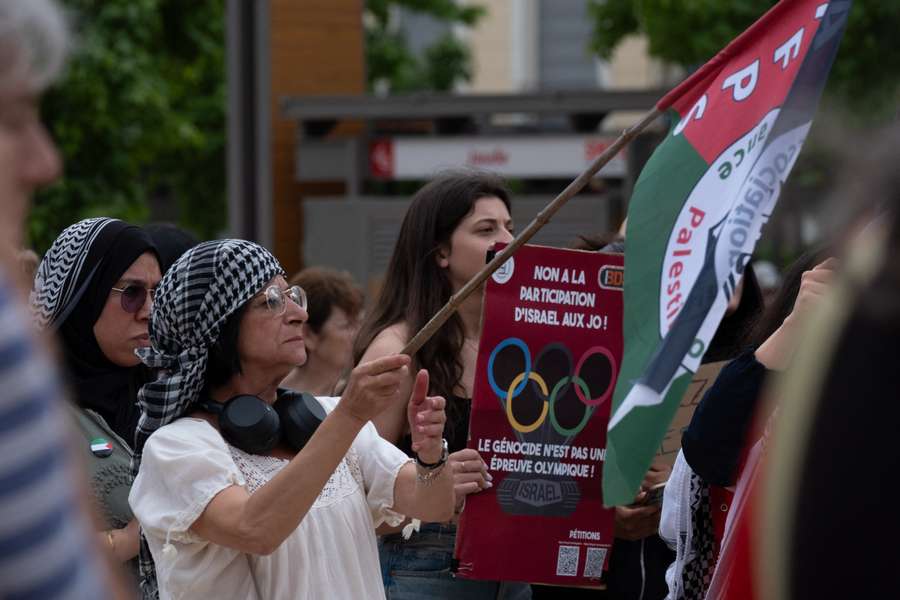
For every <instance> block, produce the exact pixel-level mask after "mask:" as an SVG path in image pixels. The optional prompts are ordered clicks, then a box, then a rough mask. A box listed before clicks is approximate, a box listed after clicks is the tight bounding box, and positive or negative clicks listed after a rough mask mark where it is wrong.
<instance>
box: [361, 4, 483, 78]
mask: <svg viewBox="0 0 900 600" xmlns="http://www.w3.org/2000/svg"><path fill="white" fill-rule="evenodd" d="M401 9H403V10H406V11H411V12H415V13H421V14H425V15H429V16H431V17H433V18H435V19H437V20H439V21H443V22H446V23H450V24H461V25H466V26H472V25H475V24H476V23H477V22H478V20H479V19H480V18H481V17H482V15H484V12H485V11H484V8H483V7H481V6H473V5H463V4H460V3H457V2H455V1H454V0H367V1H366V15H365V25H366V69H367V84H368V87H369V89H370V90H373V89H381V88H382V87H383V88H386V89H387V91H389V92H392V93H398V92H400V93H402V92H413V91H420V90H434V91H449V90H452V89H453V86H454V85H455V84H456V83H457V82H459V81H468V80H469V79H471V77H472V69H471V56H470V54H469V49H468V48H467V47H466V46H465V45H464V44H463V43H462V42H460V41H459V40H458V39H457V38H456V37H455V36H454V35H452V34H447V35H445V36H443V37H441V38H440V39H438V40H436V41H435V43H434V44H432V45H431V46H429V47H428V48H427V49H426V50H425V52H424V55H423V56H422V57H417V56H416V55H415V54H414V53H413V52H411V51H410V49H409V47H408V46H407V44H406V39H405V37H404V35H403V32H402V31H398V29H397V24H396V23H395V19H396V14H397V11H398V10H401Z"/></svg>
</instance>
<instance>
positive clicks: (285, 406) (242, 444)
mask: <svg viewBox="0 0 900 600" xmlns="http://www.w3.org/2000/svg"><path fill="white" fill-rule="evenodd" d="M200 407H201V408H202V409H204V410H206V411H209V412H211V413H212V414H214V415H216V417H217V418H218V419H219V432H220V433H221V434H222V437H224V438H225V441H226V442H228V443H229V444H231V445H232V446H234V447H235V448H238V449H240V450H243V451H244V452H247V453H249V454H265V453H267V452H269V451H270V450H271V449H272V448H274V447H275V445H276V444H277V443H278V442H279V441H282V440H283V441H284V442H285V443H286V444H287V445H288V446H289V447H290V448H292V449H293V450H296V451H298V452H299V451H300V450H301V449H302V448H303V446H304V445H306V442H308V441H309V438H311V437H312V435H313V433H315V431H316V428H317V427H318V426H319V424H320V423H321V422H322V421H323V420H324V419H325V410H324V409H323V408H322V405H321V404H319V401H318V400H316V398H315V396H313V395H312V394H308V393H306V392H295V391H293V390H286V389H282V388H279V389H278V399H277V400H276V401H275V404H274V406H270V405H269V404H266V403H265V402H263V401H262V400H260V399H259V398H258V397H256V396H251V395H249V394H241V395H240V396H234V397H233V398H229V399H228V401H227V402H225V403H224V404H223V403H221V402H216V401H215V400H213V399H211V398H204V399H203V400H201V401H200Z"/></svg>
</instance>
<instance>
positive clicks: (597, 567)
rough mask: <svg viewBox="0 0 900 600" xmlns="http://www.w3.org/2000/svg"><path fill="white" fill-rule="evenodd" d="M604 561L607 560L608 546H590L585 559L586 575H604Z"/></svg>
mask: <svg viewBox="0 0 900 600" xmlns="http://www.w3.org/2000/svg"><path fill="white" fill-rule="evenodd" d="M604 562H606V548H595V547H592V546H588V549H587V557H586V558H585V559H584V576H585V577H602V576H603V563H604Z"/></svg>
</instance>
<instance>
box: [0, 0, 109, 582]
mask: <svg viewBox="0 0 900 600" xmlns="http://www.w3.org/2000/svg"><path fill="white" fill-rule="evenodd" d="M68 45H69V42H68V32H67V27H66V25H65V22H64V20H63V17H62V14H61V12H60V10H59V8H58V7H57V6H56V5H55V3H53V2H51V1H49V0H2V1H0V380H2V382H3V386H2V392H0V597H2V598H33V599H35V600H37V599H41V600H46V599H55V598H108V597H111V596H112V595H113V592H112V591H110V589H109V586H110V584H111V581H110V580H109V578H108V577H107V575H108V572H107V570H106V567H105V566H104V564H103V563H102V561H101V560H99V557H100V551H99V547H100V546H99V545H97V544H96V541H95V540H94V538H93V536H92V535H91V527H90V520H89V517H88V514H87V509H86V505H87V501H86V492H85V489H84V486H83V483H81V481H82V475H81V473H80V472H79V471H80V469H79V468H78V465H77V464H76V463H75V461H74V460H73V458H72V457H73V456H75V455H76V454H75V452H73V451H72V448H71V447H70V446H71V444H70V441H71V440H70V431H69V430H68V429H67V426H66V425H67V423H66V415H65V411H64V409H63V397H64V395H63V392H62V389H61V386H60V380H59V375H58V372H57V370H56V368H55V366H54V365H53V363H52V361H51V360H50V359H49V357H48V356H47V354H46V352H45V351H44V350H43V348H42V344H41V343H40V342H38V341H37V340H36V338H35V334H34V332H33V330H32V329H31V327H30V323H31V319H30V318H28V313H27V311H26V309H25V307H24V305H23V304H22V302H21V300H20V299H22V298H23V297H24V295H25V294H26V293H27V289H28V288H27V285H19V286H15V285H14V283H13V282H14V281H18V282H19V283H20V284H24V280H23V278H22V277H17V271H18V269H19V266H18V262H17V254H18V250H19V248H21V247H22V241H23V237H24V231H25V219H26V217H27V215H28V211H29V208H30V197H31V195H32V193H33V192H34V191H35V190H36V189H38V188H39V187H41V186H43V185H47V184H49V183H51V182H52V181H54V180H55V179H56V178H57V177H59V175H60V170H61V164H60V158H59V154H58V153H57V150H56V147H55V146H54V144H53V142H52V141H51V140H50V138H49V136H48V134H47V132H46V130H45V129H44V126H43V124H42V123H41V121H40V118H39V114H38V106H37V103H38V99H39V97H40V94H41V92H42V91H43V90H44V89H45V88H46V86H47V85H49V84H50V83H51V82H52V81H53V80H55V79H56V77H57V76H58V74H59V73H60V71H61V69H62V66H63V63H64V61H65V57H66V54H67V48H68ZM95 549H96V551H95Z"/></svg>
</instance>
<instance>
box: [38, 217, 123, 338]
mask: <svg viewBox="0 0 900 600" xmlns="http://www.w3.org/2000/svg"><path fill="white" fill-rule="evenodd" d="M113 223H116V219H108V218H105V217H99V218H95V219H85V220H83V221H79V222H78V223H75V224H74V225H70V226H68V227H66V229H65V230H63V232H62V233H61V234H59V237H58V238H56V240H55V241H54V242H53V245H52V246H50V249H49V250H48V251H47V254H45V255H44V259H43V260H42V261H41V264H40V265H39V266H38V269H37V272H36V273H35V275H34V289H33V290H32V292H31V311H32V315H33V318H34V323H35V325H36V326H37V328H38V329H42V330H43V329H47V328H48V327H52V326H54V325H55V324H58V323H62V322H63V321H65V320H66V317H68V316H69V313H71V312H72V310H73V309H74V308H75V306H77V305H78V301H79V300H80V299H81V297H82V296H83V295H84V293H85V291H86V290H87V288H88V286H89V285H90V283H91V280H92V279H93V274H94V271H96V269H97V267H99V266H100V263H99V261H97V262H95V264H94V265H93V266H91V267H90V270H89V271H87V272H84V273H82V272H83V271H84V267H85V261H87V258H88V254H90V249H91V246H92V245H93V244H94V241H95V240H96V239H97V237H98V236H99V235H100V233H101V232H102V231H103V228H104V227H106V226H108V225H111V224H113Z"/></svg>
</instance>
